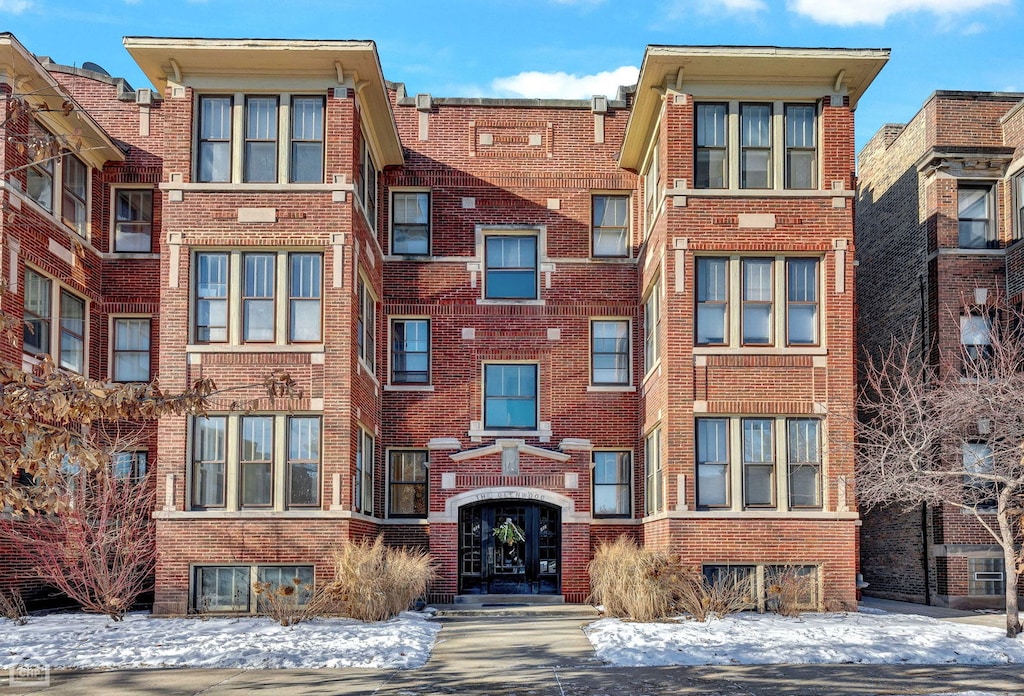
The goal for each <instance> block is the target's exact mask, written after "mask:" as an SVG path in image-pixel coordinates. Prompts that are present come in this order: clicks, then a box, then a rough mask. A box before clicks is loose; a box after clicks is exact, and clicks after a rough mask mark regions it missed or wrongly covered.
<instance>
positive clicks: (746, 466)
mask: <svg viewBox="0 0 1024 696" xmlns="http://www.w3.org/2000/svg"><path fill="white" fill-rule="evenodd" d="M742 424H743V506H744V507H747V508H751V507H775V436H774V433H773V432H772V429H773V426H774V425H775V421H774V420H772V419H770V418H744V419H743V420H742Z"/></svg>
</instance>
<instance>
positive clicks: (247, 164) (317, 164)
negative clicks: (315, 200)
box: [196, 94, 324, 184]
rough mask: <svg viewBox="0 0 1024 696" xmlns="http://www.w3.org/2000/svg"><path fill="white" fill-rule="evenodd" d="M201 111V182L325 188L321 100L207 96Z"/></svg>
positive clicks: (198, 159) (198, 174)
mask: <svg viewBox="0 0 1024 696" xmlns="http://www.w3.org/2000/svg"><path fill="white" fill-rule="evenodd" d="M197 109H198V124H197V135H196V143H197V148H196V150H197V156H196V181H199V182H204V183H229V182H235V183H253V184H256V183H278V182H281V183H283V182H288V183H317V184H319V183H323V180H324V98H323V97H322V96H315V95H290V94H249V95H244V96H243V95H239V96H237V97H236V96H231V95H202V96H200V97H199V100H198V105H197ZM236 114H237V119H238V121H237V122H236V120H235V119H236ZM236 127H237V129H236ZM282 138H287V142H285V143H282ZM282 160H286V161H284V162H282Z"/></svg>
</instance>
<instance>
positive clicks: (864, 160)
mask: <svg viewBox="0 0 1024 696" xmlns="http://www.w3.org/2000/svg"><path fill="white" fill-rule="evenodd" d="M1022 99H1024V94H1016V93H1013V94H1008V93H1001V92H947V91H939V92H935V93H934V94H932V95H931V97H929V99H928V100H927V101H926V102H925V103H924V106H923V107H922V108H921V110H920V111H919V112H918V113H917V114H916V115H915V116H914V117H913V118H912V119H911V120H910V121H909V122H908V123H905V124H890V125H887V126H884V127H883V128H882V129H881V130H879V131H878V133H876V134H875V136H874V137H873V138H872V139H871V140H870V142H868V144H867V145H866V146H865V147H864V149H863V150H862V151H861V153H860V170H859V178H860V191H859V199H858V203H857V259H858V261H859V266H858V269H857V303H858V333H859V336H860V341H861V344H862V346H863V348H864V349H865V351H866V352H875V351H877V350H878V349H879V348H880V347H884V346H886V345H888V343H889V340H890V339H889V337H890V336H893V335H895V336H903V335H907V331H908V329H910V328H911V327H915V326H916V327H918V328H919V329H921V331H920V336H921V339H922V348H921V349H922V350H923V351H926V352H927V353H928V354H929V355H930V359H932V360H937V356H938V354H939V352H940V351H942V352H946V353H954V352H957V351H959V350H960V347H961V345H963V346H965V347H966V348H967V350H968V351H971V350H982V351H983V350H984V345H985V344H986V343H988V342H989V340H990V339H989V333H990V330H991V324H990V321H991V319H990V314H991V312H992V311H993V308H994V307H996V302H997V301H1000V300H1005V299H1007V298H1008V299H1009V300H1010V301H1013V302H1019V301H1020V300H1021V294H1022V292H1024V244H1021V243H1019V240H1020V239H1021V237H1022V235H1024V101H1022ZM950 369H959V365H953V366H951V367H950ZM963 447H964V456H965V457H967V456H972V457H980V458H982V459H984V457H985V456H986V455H985V446H984V444H983V443H980V442H971V441H965V442H964V445H963ZM993 518H994V515H993ZM861 559H862V560H861V562H862V571H863V575H864V579H865V580H866V581H868V582H870V583H871V584H870V586H869V587H868V588H867V589H866V590H865V591H866V592H867V593H870V594H875V595H878V596H881V597H888V598H893V599H902V600H910V601H914V602H921V603H926V604H935V605H942V606H953V607H965V608H969V607H1002V606H1003V595H1004V592H1005V589H1004V588H1005V584H1004V583H1005V572H1006V569H1005V568H1004V563H1003V558H1002V551H1001V550H1000V548H999V547H998V546H997V545H995V544H994V543H993V540H992V538H991V536H990V535H989V534H988V533H987V532H986V531H985V530H984V529H983V528H982V527H981V525H980V524H979V523H978V522H977V521H976V520H975V519H974V518H973V517H972V516H970V515H968V514H966V513H964V512H963V511H961V510H959V509H956V508H953V507H951V506H941V507H923V508H921V509H918V510H916V511H912V512H904V511H901V510H897V509H877V510H874V511H871V512H869V513H868V514H866V515H865V518H864V526H863V528H862V530H861Z"/></svg>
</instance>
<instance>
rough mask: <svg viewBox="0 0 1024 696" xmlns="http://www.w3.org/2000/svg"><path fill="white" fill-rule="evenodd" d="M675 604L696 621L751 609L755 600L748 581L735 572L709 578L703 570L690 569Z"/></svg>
mask: <svg viewBox="0 0 1024 696" xmlns="http://www.w3.org/2000/svg"><path fill="white" fill-rule="evenodd" d="M676 602H677V605H678V608H679V609H680V610H682V611H684V612H686V613H687V614H689V615H690V616H692V617H693V618H694V619H695V620H697V621H707V620H708V619H711V618H719V619H720V618H722V617H724V616H728V615H730V614H736V613H738V612H741V611H743V610H744V609H750V608H751V607H752V606H754V604H755V601H754V598H753V596H751V591H750V581H749V580H748V579H747V578H743V577H739V576H736V575H723V576H721V577H719V578H718V579H717V580H715V581H714V582H709V581H708V579H707V578H706V577H704V575H703V574H698V573H693V574H691V575H690V576H689V578H688V581H687V582H685V583H683V584H682V585H680V587H679V595H678V597H677V598H676Z"/></svg>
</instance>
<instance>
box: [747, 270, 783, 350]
mask: <svg viewBox="0 0 1024 696" xmlns="http://www.w3.org/2000/svg"><path fill="white" fill-rule="evenodd" d="M740 265H741V267H742V283H743V310H742V315H741V317H740V323H741V324H742V327H743V329H742V330H743V344H744V345H762V346H766V345H771V344H772V342H773V341H772V323H773V322H772V298H773V297H774V295H775V293H774V291H773V288H772V285H773V283H772V260H771V259H746V258H745V259H742V260H741V261H740Z"/></svg>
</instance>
